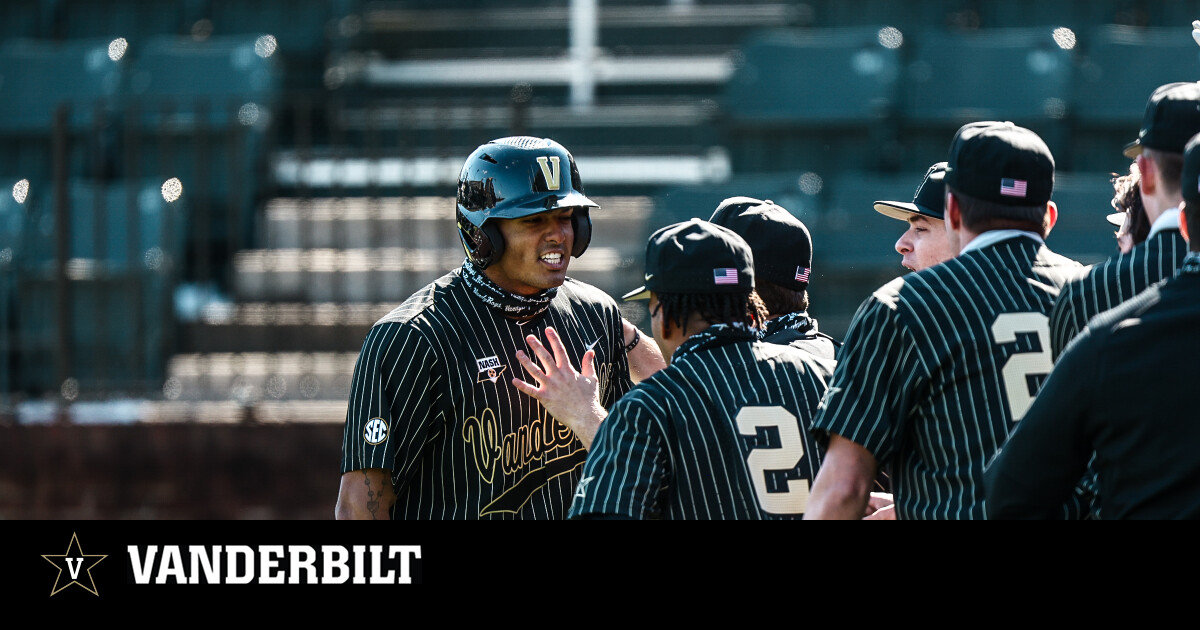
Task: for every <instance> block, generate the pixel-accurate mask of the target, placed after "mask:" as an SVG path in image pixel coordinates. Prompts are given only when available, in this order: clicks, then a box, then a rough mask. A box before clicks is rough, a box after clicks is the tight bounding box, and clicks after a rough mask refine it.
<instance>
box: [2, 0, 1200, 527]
mask: <svg viewBox="0 0 1200 630" xmlns="http://www.w3.org/2000/svg"><path fill="white" fill-rule="evenodd" d="M1197 17H1200V2H1193V1H1187V2H1184V1H1181V2H1162V1H1157V0H1063V1H1054V2H1045V1H1044V0H1043V1H1029V0H1006V1H1004V2H983V1H978V0H940V1H938V0H920V1H918V0H907V1H906V0H863V1H859V2H848V1H843V0H811V1H778V0H776V1H770V0H747V1H741V0H739V1H735V0H611V1H607V0H573V1H572V0H554V1H552V0H513V1H509V2H483V1H481V0H438V1H436V2H435V1H433V0H415V1H411V2H400V1H370V2H368V1H362V0H326V1H315V0H262V1H258V2H241V1H233V0H187V1H183V0H181V1H177V2H165V1H150V0H87V1H84V0H26V1H23V2H5V3H2V4H0V189H2V190H4V191H11V194H2V195H0V435H8V436H9V437H8V438H4V439H0V441H2V442H3V443H4V446H3V447H0V448H4V449H5V451H4V452H3V453H0V457H4V458H5V460H6V462H8V464H9V466H8V468H9V471H8V472H7V473H6V475H7V476H8V480H7V483H5V484H0V518H21V517H65V516H82V517H101V518H103V517H126V518H127V517H146V518H162V517H183V516H209V517H214V516H215V517H229V518H253V517H260V518H273V517H281V516H284V517H291V516H299V517H314V515H315V517H318V518H324V517H326V516H328V515H331V514H332V500H333V497H334V495H335V492H336V481H337V476H338V471H337V457H338V452H339V451H338V449H339V448H340V425H341V423H342V421H343V419H344V415H345V409H346V395H347V393H348V389H349V383H350V375H351V372H352V370H353V365H354V360H355V358H356V356H357V352H358V349H359V347H360V345H361V342H362V339H363V337H364V335H365V333H366V331H367V330H368V329H369V328H370V326H371V325H372V324H373V323H374V322H375V321H376V320H377V319H378V318H379V317H381V316H382V315H384V314H385V313H387V312H388V311H389V310H391V308H393V307H394V306H395V305H397V304H398V303H399V302H400V301H402V300H403V299H404V298H405V297H406V296H408V295H409V294H410V293H411V292H412V291H414V290H416V289H417V288H419V287H420V286H422V285H424V284H425V283H427V282H429V281H430V280H432V279H434V278H436V277H438V276H440V275H442V274H443V273H445V272H446V271H447V270H449V269H451V268H453V267H455V266H457V265H458V264H459V263H461V261H462V258H463V252H462V248H461V246H460V244H459V242H458V240H457V235H456V231H455V229H454V225H453V217H454V210H453V204H454V200H453V193H454V189H455V182H456V179H457V175H458V170H459V168H460V167H461V165H462V162H463V159H464V158H465V157H466V155H467V154H469V153H470V152H471V150H472V149H474V148H475V147H476V146H477V145H479V144H481V143H483V142H486V141H487V140H490V139H493V138H497V137H502V136H506V135H516V134H529V135H538V136H546V137H552V138H554V139H556V140H558V141H559V142H561V143H562V144H564V145H565V146H567V147H568V148H569V149H570V150H571V151H572V152H573V153H574V155H575V157H576V159H577V162H578V164H579V168H580V172H581V175H582V178H583V183H584V187H585V191H586V193H587V194H588V195H589V196H590V197H591V198H593V199H594V200H596V201H598V202H599V203H600V205H601V206H602V208H601V209H600V210H598V211H596V212H594V213H593V215H592V216H593V219H594V222H595V230H594V237H593V241H592V245H591V248H590V249H589V250H588V252H587V254H585V255H584V256H583V257H582V258H579V259H573V260H572V261H571V263H570V269H571V272H572V273H571V275H573V276H575V277H577V278H579V279H582V280H584V281H587V282H591V283H593V284H595V285H597V286H599V287H601V288H603V289H605V290H607V291H608V292H609V293H610V294H614V295H619V294H621V293H623V292H625V291H626V290H628V289H629V288H632V287H633V286H636V285H637V284H639V282H638V278H639V277H640V272H641V264H642V260H641V256H642V253H643V251H644V243H645V239H646V237H647V235H648V234H649V233H650V232H651V231H653V230H654V229H655V228H657V227H660V226H662V225H665V224H667V223H670V222H674V221H678V220H682V219H686V218H689V217H692V216H699V217H703V218H707V217H708V216H709V215H710V214H711V213H712V210H713V209H714V208H715V207H716V205H717V204H718V203H719V202H720V201H721V200H722V199H724V198H725V197H728V196H734V195H748V196H755V197H760V198H770V199H773V200H774V201H776V202H777V203H779V204H781V205H783V206H784V207H786V208H787V209H788V210H790V211H791V212H792V213H793V214H795V215H796V216H798V217H799V218H801V219H802V220H803V221H804V222H805V223H806V224H807V225H808V226H809V228H810V229H811V231H812V234H813V237H814V241H815V250H816V252H815V255H814V258H815V261H814V265H813V281H812V285H811V286H810V294H811V297H812V303H813V306H812V309H811V310H812V313H813V314H814V315H815V316H816V317H817V318H818V320H819V321H820V323H821V327H822V329H823V330H824V331H825V332H829V333H832V334H833V335H835V336H841V335H842V334H843V333H844V331H845V327H846V325H847V324H848V322H849V319H850V317H851V315H852V314H853V312H854V309H855V308H856V307H857V305H858V304H859V302H860V301H861V300H862V299H863V298H864V297H866V295H867V294H868V293H869V292H870V291H871V290H872V289H874V288H875V287H877V286H878V285H880V284H882V283H884V282H886V281H887V280H889V279H891V278H893V277H895V276H896V275H898V274H900V273H902V272H903V269H901V268H900V266H899V260H900V257H899V255H898V254H896V253H895V252H894V251H893V249H892V246H893V243H894V242H895V240H896V238H897V237H898V236H899V235H900V233H901V232H902V231H903V228H904V226H903V224H901V223H900V222H897V221H894V220H891V219H888V218H886V217H884V216H882V215H879V214H877V213H875V212H874V211H873V210H872V207H871V204H872V202H873V201H874V200H877V199H892V200H899V201H908V200H911V198H912V195H913V192H914V190H915V188H916V186H917V184H918V183H919V182H920V179H921V177H922V175H923V174H924V172H925V171H926V169H927V167H928V166H929V165H930V164H932V163H934V162H937V161H941V160H943V159H945V155H946V149H947V148H948V145H949V141H950V139H951V137H952V135H953V133H954V131H955V130H956V129H957V128H958V127H959V126H960V125H962V124H963V123H965V122H969V121H972V120H980V119H999V120H1012V121H1014V122H1016V123H1018V124H1020V125H1023V126H1026V127H1029V128H1032V129H1033V130H1035V131H1037V132H1038V133H1039V134H1041V135H1042V136H1043V138H1045V139H1046V141H1047V143H1048V144H1049V145H1050V147H1051V149H1052V151H1053V152H1054V155H1055V158H1056V161H1057V167H1058V178H1057V182H1056V190H1055V195H1054V199H1055V201H1057V203H1058V205H1059V207H1060V213H1061V214H1060V222H1059V225H1058V227H1057V228H1056V229H1055V230H1054V233H1053V234H1052V235H1051V236H1050V238H1049V244H1050V246H1051V247H1053V248H1054V249H1055V250H1057V251H1059V252H1060V253H1064V254H1067V255H1069V256H1073V257H1075V258H1077V259H1079V260H1082V261H1084V262H1095V261H1097V260H1100V259H1102V258H1104V257H1106V256H1108V255H1110V254H1111V253H1112V252H1114V251H1115V242H1114V240H1113V238H1112V227H1111V226H1110V225H1109V224H1108V223H1107V222H1106V221H1105V216H1106V214H1108V212H1110V211H1111V210H1110V206H1109V200H1110V198H1111V196H1112V186H1111V183H1110V178H1111V177H1112V174H1113V173H1121V172H1125V171H1126V170H1127V168H1128V166H1129V163H1128V160H1126V158H1124V157H1123V156H1122V155H1121V148H1122V147H1123V146H1124V144H1125V143H1127V142H1129V141H1131V140H1133V139H1134V138H1135V137H1136V134H1137V129H1138V126H1139V123H1140V120H1141V114H1142V109H1143V107H1144V105H1145V102H1146V99H1147V97H1148V96H1149V94H1150V92H1151V91H1152V90H1153V88H1154V87H1156V86H1158V85H1160V84H1162V83H1166V82H1169V81H1188V80H1197V79H1200V46H1197V44H1196V42H1195V41H1193V39H1192V36H1191V22H1192V20H1193V19H1196V18H1197ZM623 308H625V309H626V314H627V316H628V317H629V318H630V319H631V320H632V321H634V322H635V323H638V324H639V325H641V326H642V327H643V330H645V331H647V332H648V325H647V324H646V316H645V312H644V310H643V309H644V306H643V305H641V304H638V305H634V306H624V305H623ZM85 427H86V428H87V430H86V431H85ZM114 427H120V429H119V430H118V429H117V428H114ZM137 427H141V431H140V432H126V431H128V430H131V429H133V428H137ZM147 427H149V428H147ZM165 427H177V428H176V429H174V430H171V429H167V428H165ZM178 427H186V429H180V428H178ZM215 427H226V430H228V431H234V430H235V429H234V428H236V430H239V431H258V430H263V429H264V428H265V427H271V428H272V429H273V430H277V431H291V432H290V433H281V432H270V433H265V434H261V436H260V434H258V433H255V434H253V435H254V436H256V437H248V435H249V434H247V433H230V434H220V433H217V432H216V431H217V429H216V428H215ZM206 428H207V429H206ZM210 429H211V430H210ZM90 431H104V432H100V433H94V432H90ZM163 431H166V432H167V433H162V432H163ZM172 431H174V432H172ZM180 431H186V433H182V434H181V433H179V432H180ZM204 431H208V432H204ZM306 432H310V433H306ZM164 435H167V436H169V437H163V436H164ZM181 435H184V436H186V438H184V437H180V436H181ZM230 435H232V436H233V437H230ZM298 435H300V436H302V437H296V436H298ZM214 436H215V437H214ZM222 436H224V437H222ZM180 441H186V442H187V443H188V444H190V445H193V446H192V448H194V449H196V450H195V451H194V452H193V454H192V455H190V456H186V457H185V456H182V455H178V453H177V451H176V456H177V457H181V458H182V459H181V460H180V462H182V463H176V464H165V463H164V461H167V460H168V459H170V457H171V455H169V454H170V453H172V452H173V451H175V449H177V446H178V443H179V442H180ZM197 443H198V444H199V445H198V446H197V445H196V444H197ZM298 444H300V445H303V448H302V447H300V446H297V445H298ZM139 445H142V446H139ZM145 445H152V446H154V448H151V447H150V446H145ZM248 448H254V449H276V450H279V451H283V452H285V453H291V456H292V457H293V458H294V459H295V460H296V461H301V460H302V461H303V462H304V463H303V464H302V465H303V466H307V467H308V468H307V469H306V470H310V471H314V470H315V472H311V473H306V474H312V477H313V479H319V480H322V481H321V483H325V481H327V482H328V483H327V484H325V485H322V486H320V487H319V488H317V489H313V488H311V487H309V488H304V487H301V488H299V489H298V490H296V492H295V497H289V498H288V499H286V501H290V502H291V503H292V505H293V509H292V510H291V511H287V510H282V509H280V508H279V507H278V506H277V505H275V504H273V501H275V500H277V499H267V498H260V499H253V500H251V499H244V500H241V502H240V503H237V505H232V506H231V505H225V506H224V507H216V506H217V505H218V504H220V502H221V500H222V499H221V497H227V498H228V497H230V496H235V495H236V493H235V492H233V491H230V490H228V489H226V490H219V489H213V488H212V487H211V486H210V485H204V484H203V483H202V482H199V481H197V482H194V483H196V484H198V485H196V486H194V487H192V486H189V487H188V489H186V490H184V489H180V488H175V489H173V490H171V491H167V492H166V494H168V495H170V494H172V493H174V494H187V495H188V496H190V497H192V499H191V501H182V500H180V501H179V503H181V504H182V503H187V504H188V505H190V509H184V508H181V507H179V506H178V505H176V504H175V503H171V502H169V501H167V500H165V499H164V500H162V501H158V500H156V499H154V498H152V496H151V495H150V494H149V491H140V490H131V489H128V488H127V489H126V490H125V491H119V490H113V489H112V488H108V489H107V490H106V489H103V488H107V487H108V486H103V484H105V483H108V484H110V485H111V484H114V483H117V482H114V481H112V480H111V479H110V480H109V481H104V482H98V483H100V484H101V486H98V488H93V489H92V490H91V494H88V493H87V492H85V493H83V494H84V496H83V497H82V498H81V497H79V496H77V495H75V494H72V493H70V492H67V491H66V490H65V489H64V488H63V487H60V485H56V484H67V483H69V481H67V480H59V481H54V480H51V481H38V480H37V479H36V477H37V475H36V473H35V471H38V470H44V468H43V466H44V465H43V464H42V463H40V462H39V460H36V459H30V458H38V457H46V458H53V457H55V456H56V454H57V456H60V457H61V456H63V453H68V454H73V455H69V456H68V459H69V460H70V461H71V462H72V463H71V465H70V466H68V467H67V468H68V469H69V470H71V471H74V472H72V473H71V474H76V475H82V474H85V471H89V470H92V468H93V467H95V466H100V467H103V466H104V465H105V464H103V463H100V464H97V462H108V461H111V459H112V457H113V453H118V452H119V453H120V454H121V455H120V456H119V457H120V458H123V461H125V462H127V463H129V462H132V463H130V465H131V466H132V465H137V466H144V467H148V468H149V469H150V470H152V471H156V472H151V473H150V474H151V475H160V476H162V475H171V474H175V473H170V472H163V471H164V470H176V469H175V468H171V466H179V467H186V466H188V465H194V466H196V467H200V468H207V469H210V470H211V469H224V468H229V469H231V470H233V471H234V472H231V473H229V474H237V475H240V474H250V473H256V474H265V473H263V471H264V470H266V471H268V472H269V471H271V470H273V468H272V466H274V467H281V468H287V467H289V466H292V467H294V466H296V465H297V464H296V463H295V461H292V460H288V461H276V460H274V459H271V458H267V457H263V456H261V450H256V451H248V452H247V451H239V450H238V449H248ZM156 449H157V452H164V453H167V454H163V455H161V456H158V457H157V458H156V457H154V456H147V455H145V454H144V453H142V451H151V452H155V451H156ZM305 449H308V450H305ZM81 452H84V453H86V455H80V454H79V453H81ZM214 453H221V454H224V455H214ZM230 453H233V454H232V455H230ZM71 457H74V459H70V458H71ZM147 457H148V459H146V458H147ZM222 457H227V458H231V459H221V458H222ZM172 461H174V460H172ZM164 467H166V468H164ZM293 470H294V468H293ZM176 472H178V471H176ZM113 474H116V473H113ZM298 485H301V486H303V484H299V483H298ZM132 487H133V486H130V488H132ZM231 493H232V494H231ZM200 495H203V496H204V497H208V498H206V499H198V498H196V497H197V496H200ZM209 495H211V496H209ZM297 497H298V498H297ZM304 501H310V502H313V503H315V504H316V507H312V508H311V510H310V508H309V506H307V505H296V504H298V503H303V502H304Z"/></svg>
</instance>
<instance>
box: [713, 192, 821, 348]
mask: <svg viewBox="0 0 1200 630" xmlns="http://www.w3.org/2000/svg"><path fill="white" fill-rule="evenodd" d="M709 221H711V222H713V223H716V224H717V225H720V226H722V227H726V228H729V229H730V230H733V231H734V232H735V233H737V235H738V236H740V237H742V239H743V240H745V241H746V243H747V244H749V245H750V251H751V252H753V254H754V283H755V287H754V290H755V292H756V293H758V296H759V297H760V298H761V299H762V301H763V305H764V306H766V307H767V323H766V330H765V331H764V337H763V340H764V341H766V342H768V343H778V344H783V345H792V346H795V347H797V348H800V349H801V350H804V351H805V352H808V353H809V354H811V355H813V356H815V357H818V358H821V359H825V360H827V361H834V360H835V359H836V354H837V348H838V347H839V346H841V345H842V344H841V342H839V341H837V340H836V339H834V338H833V337H830V336H829V335H826V334H825V333H822V332H820V331H819V330H818V329H817V319H816V318H815V317H812V316H811V315H809V314H808V308H809V299H808V284H809V279H810V277H811V275H812V252H813V245H812V235H811V234H809V231H808V227H806V226H805V225H804V223H803V222H801V221H800V219H797V218H796V217H794V216H792V213H790V212H788V211H787V210H785V209H784V208H783V207H782V206H779V205H777V204H776V203H775V202H773V201H771V200H767V201H760V200H758V199H754V198H751V197H730V198H728V199H726V200H725V201H722V202H721V203H720V205H718V206H717V209H716V211H715V212H713V215H712V218H710V219H709ZM831 367H832V364H831Z"/></svg>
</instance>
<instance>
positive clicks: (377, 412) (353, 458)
mask: <svg viewBox="0 0 1200 630" xmlns="http://www.w3.org/2000/svg"><path fill="white" fill-rule="evenodd" d="M442 378H444V376H443V375H442V370H441V369H440V368H439V366H438V364H437V361H436V353H435V352H434V349H433V347H432V346H431V345H430V344H429V342H428V341H427V340H426V339H425V337H424V336H423V335H422V334H421V332H420V331H419V330H417V329H415V328H414V327H412V326H409V325H406V324H402V323H396V322H389V323H382V324H376V325H375V326H374V327H373V328H372V329H371V331H370V332H369V333H368V334H367V338H366V339H365V340H364V341H363V347H362V350H361V351H360V353H359V355H358V361H357V363H356V364H355V366H354V376H353V379H352V381H351V386H350V399H349V403H348V405H347V410H346V427H345V430H344V432H343V435H342V473H346V472H349V471H352V470H359V469H363V468H383V469H385V470H390V471H393V475H392V477H393V479H397V478H399V477H402V476H403V471H405V470H406V469H407V468H408V467H409V465H410V464H411V463H412V462H414V461H415V460H416V458H417V456H418V454H419V452H420V448H421V446H422V445H423V444H424V442H425V437H426V435H427V434H428V433H429V431H430V429H431V427H432V426H433V423H434V422H435V420H436V418H437V415H438V407H439V405H438V402H439V398H440V394H439V393H438V392H440V389H439V388H438V381H439V380H440V379H442Z"/></svg>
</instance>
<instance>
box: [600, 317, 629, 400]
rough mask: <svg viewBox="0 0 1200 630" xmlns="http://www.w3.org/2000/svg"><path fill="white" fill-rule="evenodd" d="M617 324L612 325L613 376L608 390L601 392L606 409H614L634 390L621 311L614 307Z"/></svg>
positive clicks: (609, 380) (611, 352)
mask: <svg viewBox="0 0 1200 630" xmlns="http://www.w3.org/2000/svg"><path fill="white" fill-rule="evenodd" d="M613 310H614V311H615V313H614V316H613V318H614V319H615V322H614V323H612V324H611V325H610V330H611V331H612V332H611V333H610V334H609V338H610V340H611V342H610V343H611V344H612V346H611V350H610V356H611V357H612V376H610V377H609V379H608V388H607V389H606V391H603V392H600V404H601V406H603V407H604V408H605V409H612V406H613V404H615V403H616V402H617V401H618V400H620V399H621V397H622V396H624V395H625V394H627V393H629V390H631V389H633V378H632V377H631V376H630V375H629V355H628V354H626V353H625V327H624V326H623V325H622V324H621V311H620V310H619V309H616V308H615V307H614V309H613Z"/></svg>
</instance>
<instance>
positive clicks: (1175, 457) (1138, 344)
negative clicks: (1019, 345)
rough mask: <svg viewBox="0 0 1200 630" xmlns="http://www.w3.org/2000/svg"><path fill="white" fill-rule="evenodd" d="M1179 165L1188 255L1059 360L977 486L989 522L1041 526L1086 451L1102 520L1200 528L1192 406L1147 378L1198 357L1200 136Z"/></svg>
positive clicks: (1093, 325)
mask: <svg viewBox="0 0 1200 630" xmlns="http://www.w3.org/2000/svg"><path fill="white" fill-rule="evenodd" d="M1183 159H1184V163H1183V173H1182V182H1183V212H1182V214H1181V216H1180V219H1181V220H1180V228H1181V231H1182V233H1183V236H1184V238H1185V239H1186V240H1187V241H1188V243H1189V244H1190V252H1189V253H1188V254H1187V256H1186V257H1185V259H1184V262H1183V265H1182V267H1181V269H1180V270H1179V273H1178V275H1177V276H1175V277H1174V278H1171V279H1169V280H1167V281H1165V282H1162V283H1158V284H1155V285H1153V286H1151V287H1150V288H1149V289H1147V290H1146V291H1144V292H1142V293H1139V294H1138V295H1136V296H1134V297H1133V298H1132V299H1130V300H1128V301H1126V302H1125V303H1123V304H1121V305H1120V306H1118V307H1117V308H1115V309H1112V310H1110V311H1106V312H1104V313H1101V314H1100V315H1098V316H1096V317H1095V318H1093V319H1092V320H1091V321H1090V322H1089V323H1088V325H1087V328H1085V329H1084V331H1083V332H1081V333H1080V334H1079V336H1078V337H1077V338H1076V340H1075V341H1074V342H1073V343H1072V344H1071V345H1070V347H1068V348H1067V350H1066V351H1065V352H1064V353H1063V355H1062V356H1061V357H1059V360H1058V363H1057V364H1056V365H1055V367H1054V372H1053V373H1051V375H1050V378H1049V380H1047V381H1046V385H1045V387H1044V388H1043V389H1042V392H1041V393H1039V394H1038V398H1037V400H1036V401H1035V402H1034V404H1033V406H1031V407H1030V408H1029V412H1028V413H1027V414H1025V419H1023V420H1022V421H1021V423H1020V424H1019V425H1017V428H1016V430H1015V431H1013V434H1012V436H1011V437H1010V438H1009V440H1008V442H1007V443H1006V444H1005V445H1004V448H1003V449H1001V451H1000V454H999V455H997V456H996V459H995V460H994V461H993V462H992V464H991V465H990V466H989V467H988V470H987V473H986V474H985V476H984V484H985V488H986V491H987V505H988V517H989V518H1045V517H1046V516H1047V515H1048V514H1051V513H1052V512H1053V511H1054V509H1055V506H1056V505H1058V504H1060V503H1061V502H1062V500H1063V497H1064V496H1067V495H1069V494H1070V493H1071V492H1072V487H1073V485H1074V483H1075V480H1076V479H1078V478H1079V475H1080V473H1082V472H1083V471H1084V469H1085V467H1087V466H1088V462H1089V459H1090V458H1092V454H1093V453H1095V458H1094V460H1092V461H1093V463H1092V468H1093V469H1094V470H1095V471H1096V472H1097V474H1098V476H1099V483H1100V487H1101V488H1103V490H1104V495H1103V499H1104V518H1106V519H1183V518H1186V519H1196V518H1200V457H1198V456H1197V454H1196V449H1195V445H1196V444H1197V443H1198V442H1200V423H1197V422H1195V417H1196V405H1195V401H1194V396H1193V395H1192V393H1191V392H1189V391H1186V390H1185V389H1184V388H1185V387H1186V381H1184V380H1182V379H1178V380H1173V379H1170V378H1164V377H1163V374H1162V373H1160V372H1156V371H1154V370H1151V369H1146V368H1145V366H1146V365H1162V366H1171V367H1176V366H1187V365H1192V364H1195V362H1196V361H1197V359H1200V239H1197V238H1195V237H1194V236H1189V234H1188V232H1189V231H1190V230H1189V227H1191V226H1196V225H1200V135H1197V136H1195V137H1193V138H1192V140H1191V141H1190V142H1188V144H1187V146H1186V148H1185V151H1184V158H1183ZM1130 357H1140V359H1141V360H1139V361H1135V362H1131V361H1129V358H1130ZM1183 370H1184V371H1186V368H1183ZM1112 392H1135V393H1136V395H1131V396H1113V395H1111V394H1112Z"/></svg>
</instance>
